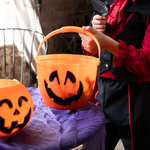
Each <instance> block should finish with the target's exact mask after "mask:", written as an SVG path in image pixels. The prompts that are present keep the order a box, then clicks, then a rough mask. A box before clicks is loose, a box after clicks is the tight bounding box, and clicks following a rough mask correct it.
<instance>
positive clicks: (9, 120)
mask: <svg viewBox="0 0 150 150" xmlns="http://www.w3.org/2000/svg"><path fill="white" fill-rule="evenodd" d="M32 114H33V102H32V98H31V96H30V93H29V92H28V90H27V89H26V87H25V86H24V85H23V84H22V83H20V82H19V81H17V80H9V79H0V124H1V125H0V136H8V135H12V134H16V133H18V132H20V131H21V130H22V129H23V128H25V127H26V126H27V124H28V123H29V121H30V119H31V117H32Z"/></svg>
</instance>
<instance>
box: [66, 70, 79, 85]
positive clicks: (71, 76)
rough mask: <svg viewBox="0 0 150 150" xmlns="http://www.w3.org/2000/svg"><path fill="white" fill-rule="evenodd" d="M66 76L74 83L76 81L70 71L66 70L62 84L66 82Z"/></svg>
mask: <svg viewBox="0 0 150 150" xmlns="http://www.w3.org/2000/svg"><path fill="white" fill-rule="evenodd" d="M67 78H69V79H70V81H71V82H72V83H75V82H76V78H75V76H74V75H73V74H72V73H71V72H70V71H67V75H66V79H65V83H64V85H65V84H66V82H67Z"/></svg>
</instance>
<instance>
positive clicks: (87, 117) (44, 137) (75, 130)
mask: <svg viewBox="0 0 150 150" xmlns="http://www.w3.org/2000/svg"><path fill="white" fill-rule="evenodd" d="M27 89H28V91H29V92H30V94H31V97H32V99H33V103H34V111H33V115H32V118H31V120H30V122H29V123H28V125H27V126H26V127H25V128H24V129H23V130H21V131H20V132H19V133H18V134H15V135H11V136H7V137H0V150H68V149H70V148H73V147H76V146H78V145H80V144H83V143H85V147H86V145H88V147H89V143H92V144H94V143H93V142H96V143H97V146H98V147H99V150H104V149H105V146H104V141H105V135H106V134H105V127H104V122H105V120H104V115H103V113H102V111H101V110H100V109H99V108H98V107H97V106H95V105H94V104H93V103H89V104H88V105H87V106H86V107H84V108H81V109H77V110H58V109H52V108H49V107H47V106H45V105H44V103H43V100H42V97H41V95H40V91H39V89H38V88H27ZM92 139H94V140H92ZM91 140H92V142H91ZM88 141H89V143H88ZM90 145H91V144H90ZM91 146H92V145H91ZM92 150H93V149H92ZM96 150H97V149H96Z"/></svg>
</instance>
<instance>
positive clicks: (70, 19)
mask: <svg viewBox="0 0 150 150" xmlns="http://www.w3.org/2000/svg"><path fill="white" fill-rule="evenodd" d="M89 3H90V0H43V1H42V5H41V16H40V21H41V26H42V30H43V34H44V35H47V34H49V33H50V32H52V31H53V30H55V29H58V28H61V27H63V26H70V25H75V24H74V17H75V14H76V13H77V15H80V14H81V15H83V14H82V13H85V14H86V15H85V14H84V15H85V20H88V19H89V17H90V15H91V10H90V5H89ZM87 22H88V21H87ZM84 24H85V25H87V23H85V22H84ZM84 24H83V25H84ZM48 43H49V49H48V53H56V52H57V53H58V52H59V51H60V50H61V43H62V37H61V35H56V36H53V37H52V38H50V39H49V40H48Z"/></svg>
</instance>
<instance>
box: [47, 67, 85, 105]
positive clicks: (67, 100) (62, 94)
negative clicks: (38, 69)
mask: <svg viewBox="0 0 150 150" xmlns="http://www.w3.org/2000/svg"><path fill="white" fill-rule="evenodd" d="M49 81H50V82H51V83H52V82H54V84H55V86H56V87H55V88H53V89H54V92H53V91H52V89H51V86H50V88H48V83H47V82H46V81H45V80H44V84H45V88H46V91H47V93H48V95H49V97H50V98H53V99H54V102H55V103H57V104H59V105H62V106H68V105H71V103H72V102H73V101H74V102H77V101H78V100H79V98H80V97H81V95H82V92H83V85H82V82H81V81H80V84H79V88H78V90H76V88H75V87H76V86H77V85H78V84H77V83H76V78H75V76H74V75H73V74H72V73H71V72H70V71H67V74H66V78H65V80H64V83H63V85H62V86H61V85H60V84H61V83H60V81H59V77H58V73H57V70H56V71H54V72H52V73H51V75H50V77H49ZM69 83H70V84H69ZM67 84H69V88H68V89H67ZM57 87H58V88H57ZM61 87H62V88H61ZM58 89H61V91H59V90H58Z"/></svg>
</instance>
